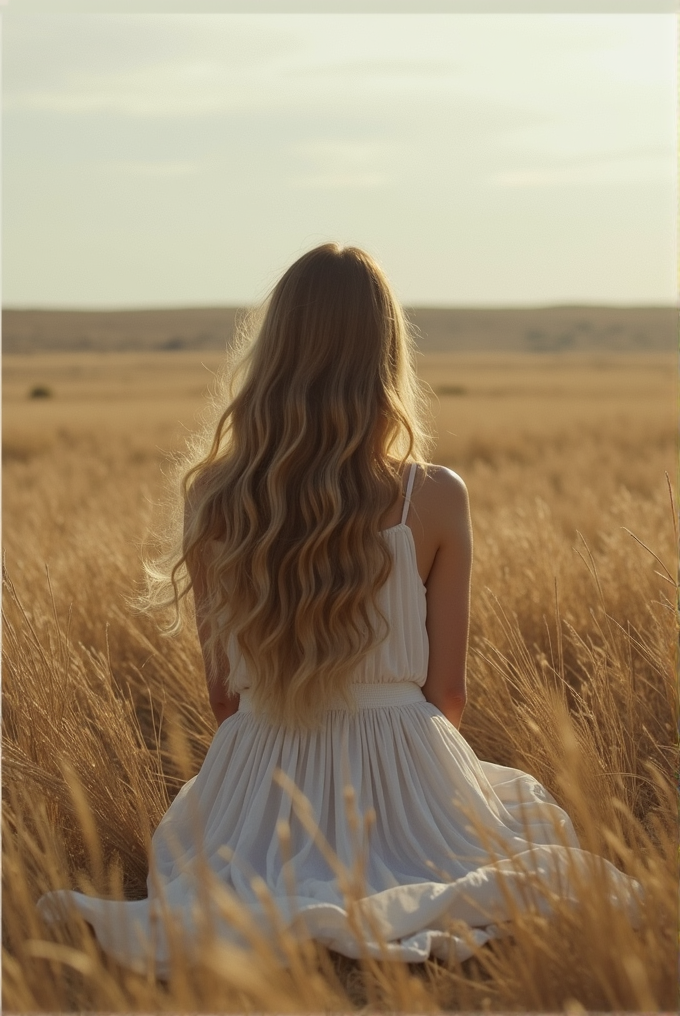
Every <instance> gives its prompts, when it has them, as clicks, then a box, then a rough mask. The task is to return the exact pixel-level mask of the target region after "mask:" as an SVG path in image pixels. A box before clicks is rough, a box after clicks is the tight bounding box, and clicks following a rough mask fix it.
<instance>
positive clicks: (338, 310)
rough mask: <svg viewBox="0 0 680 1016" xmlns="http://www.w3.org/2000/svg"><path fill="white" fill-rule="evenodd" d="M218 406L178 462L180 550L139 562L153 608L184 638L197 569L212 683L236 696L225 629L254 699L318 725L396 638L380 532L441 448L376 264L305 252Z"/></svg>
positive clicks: (406, 335) (256, 704)
mask: <svg viewBox="0 0 680 1016" xmlns="http://www.w3.org/2000/svg"><path fill="white" fill-rule="evenodd" d="M216 402H217V404H219V406H220V412H219V418H218V419H217V421H216V422H215V420H214V418H213V420H212V422H211V423H210V424H209V425H208V426H207V432H206V434H204V439H203V443H202V444H201V441H200V440H199V442H198V445H197V446H195V447H194V449H193V451H192V452H190V454H189V457H188V458H187V459H185V460H184V468H183V475H182V481H181V491H182V498H183V502H184V526H183V537H182V540H181V546H178V547H177V549H176V550H175V552H174V554H173V553H171V554H170V555H166V556H165V559H164V561H161V562H158V561H157V562H155V563H154V564H151V565H148V566H147V576H148V592H147V599H146V602H147V605H148V606H151V607H153V606H168V605H171V606H173V607H174V621H173V622H172V623H171V624H170V625H169V626H168V629H167V630H168V631H176V630H177V629H178V628H179V626H180V623H181V611H180V609H179V608H180V603H181V601H182V600H183V598H184V597H186V595H187V593H188V592H189V591H190V590H191V589H192V586H193V585H194V583H193V581H192V575H193V576H194V578H195V576H196V574H197V571H198V570H199V569H200V570H201V575H202V582H201V587H202V589H204V590H205V594H204V595H203V594H202V596H201V602H200V604H198V603H197V612H198V619H199V621H200V623H201V624H202V625H203V626H204V630H207V632H208V636H207V639H206V647H207V655H208V657H209V660H210V666H209V674H208V680H209V681H224V684H225V687H226V689H227V690H228V691H229V692H232V693H234V692H236V691H237V690H238V689H236V688H235V687H234V686H233V678H234V667H233V662H234V661H233V660H232V661H231V663H232V667H231V671H230V673H229V676H228V677H227V678H226V681H225V670H226V669H227V668H226V667H225V665H224V661H225V659H227V658H228V655H227V647H228V644H229V641H230V638H233V639H235V640H236V643H237V644H238V647H239V650H240V652H241V654H242V656H243V658H244V662H245V664H246V667H247V671H248V679H249V686H250V693H251V696H252V700H253V708H254V709H255V710H256V711H260V712H262V713H264V714H266V715H267V716H269V717H271V718H272V719H274V720H276V722H279V723H283V724H284V725H286V726H289V727H296V728H299V727H308V728H309V727H313V726H315V725H316V724H318V722H319V720H320V717H321V714H322V712H323V709H324V703H328V701H329V700H330V698H331V697H333V696H337V695H338V694H340V695H342V696H343V697H344V698H345V700H346V701H348V704H350V705H351V703H350V701H349V699H348V695H347V691H348V684H349V683H350V682H351V680H352V674H353V671H355V668H356V666H357V664H358V663H359V662H360V661H361V660H362V659H363V658H364V657H366V656H367V655H368V654H369V653H370V652H371V651H372V650H373V649H374V647H376V646H377V645H379V644H380V643H381V642H382V641H384V639H385V638H386V637H387V635H388V632H389V622H388V620H387V618H385V616H384V614H383V612H382V611H381V610H380V608H379V606H378V592H379V590H380V588H381V587H382V586H383V585H384V583H385V582H386V580H387V578H388V576H389V573H390V569H391V567H392V559H391V553H390V550H389V547H388V544H387V541H386V540H385V538H384V536H382V534H381V533H380V531H379V525H380V522H381V520H382V519H383V518H384V516H385V514H386V512H387V511H388V509H389V508H390V507H391V506H393V505H394V504H395V503H396V502H397V500H398V498H399V496H400V493H401V489H402V475H403V470H404V467H405V465H406V463H407V462H408V461H416V462H420V463H422V464H425V463H426V462H427V461H428V453H429V450H430V447H431V442H432V435H431V431H430V429H429V425H428V423H426V420H427V419H428V407H427V400H426V397H425V394H424V390H423V388H422V386H421V384H420V382H419V381H418V378H417V374H416V369H415V344H414V340H413V336H412V334H411V331H410V329H409V327H408V324H407V322H406V319H405V317H404V314H403V312H402V310H401V308H400V306H399V304H398V302H397V300H396V299H395V297H394V295H393V293H392V290H391V289H390V286H389V284H388V282H387V279H386V277H385V275H384V274H383V272H382V270H381V269H380V267H379V266H378V265H377V264H376V262H375V261H374V260H373V259H372V258H371V257H370V256H369V255H368V254H367V253H366V252H365V251H363V250H360V249H359V248H356V247H343V246H340V245H339V244H335V243H327V244H323V245H322V246H320V247H316V248H315V249H314V250H311V251H309V252H308V253H307V254H304V255H303V256H302V257H301V258H299V260H297V261H296V262H295V263H294V264H293V265H292V266H291V267H290V268H289V269H288V271H287V272H286V273H285V274H284V275H283V277H282V278H281V280H280V281H279V283H278V284H277V285H276V287H275V288H274V290H273V291H272V293H271V295H270V297H269V299H268V300H267V302H266V303H265V305H264V308H263V309H262V310H261V312H260V314H259V319H258V320H257V322H256V325H255V326H252V325H251V327H250V328H248V327H246V328H245V329H244V331H243V334H242V335H241V336H240V339H239V340H237V341H236V343H235V344H234V347H233V348H232V352H231V356H230V357H229V359H228V361H227V364H226V368H225V371H224V374H223V379H222V383H221V387H220V389H219V391H218V393H217V395H216ZM206 438H207V440H206ZM187 466H188V467H189V468H187ZM159 564H160V566H159Z"/></svg>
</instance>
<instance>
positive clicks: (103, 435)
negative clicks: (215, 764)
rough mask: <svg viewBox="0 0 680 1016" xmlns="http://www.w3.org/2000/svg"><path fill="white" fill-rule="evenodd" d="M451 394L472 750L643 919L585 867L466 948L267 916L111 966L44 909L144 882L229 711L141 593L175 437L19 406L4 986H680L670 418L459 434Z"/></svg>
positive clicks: (255, 991)
mask: <svg viewBox="0 0 680 1016" xmlns="http://www.w3.org/2000/svg"><path fill="white" fill-rule="evenodd" d="M445 408H446V407H445V406H444V409H445ZM624 408H625V407H624ZM109 412H111V410H110V409H109ZM439 412H440V432H441V433H442V439H441V440H440V448H439V454H438V456H437V458H438V460H439V461H441V462H443V463H444V464H448V465H452V466H453V467H454V468H456V469H458V470H459V471H460V472H461V473H462V475H463V476H464V478H465V479H466V481H467V483H468V486H469V489H470V494H471V502H472V510H473V522H474V527H475V566H474V576H473V580H474V601H473V614H472V632H471V657H470V677H469V704H468V706H467V709H466V711H465V715H464V718H463V725H462V733H463V734H464V736H465V737H466V738H467V739H468V741H469V742H470V744H471V745H472V747H473V748H474V750H475V751H476V752H477V754H478V755H479V756H480V757H482V758H485V759H488V760H491V761H495V762H498V763H501V764H503V765H509V766H516V767H518V768H521V769H524V770H527V771H529V772H531V773H532V774H534V775H535V776H536V777H537V778H538V779H539V780H540V781H541V782H543V783H544V784H545V785H546V786H547V787H548V789H549V790H550V791H551V792H552V793H553V794H554V795H555V796H556V797H557V799H558V800H559V801H560V803H561V804H563V806H564V807H566V808H567V810H568V811H569V813H570V814H571V815H572V817H573V819H574V821H575V824H576V827H577V831H578V833H579V835H580V837H581V840H582V843H583V845H584V846H586V847H587V848H588V849H591V850H593V851H595V852H596V853H599V854H601V855H603V856H605V857H607V858H608V859H609V860H611V861H613V862H614V863H615V864H616V865H617V866H618V867H620V868H621V869H622V870H624V871H626V872H627V873H629V874H632V875H634V876H635V877H636V878H637V879H639V881H640V882H641V883H642V884H643V885H644V887H645V890H646V900H647V903H646V906H645V908H644V912H643V915H642V924H641V926H640V928H638V929H637V930H636V931H633V930H632V929H631V928H630V927H629V926H628V924H627V923H626V922H625V921H624V920H621V919H617V918H616V914H615V912H614V911H613V910H612V908H611V903H610V901H609V900H608V898H607V894H606V886H604V885H603V884H602V883H601V882H598V881H597V880H596V879H594V880H593V881H592V882H591V883H590V884H588V885H586V886H584V887H583V889H582V893H581V896H582V900H581V905H580V906H579V908H577V910H569V909H567V908H565V907H560V905H559V902H557V903H556V912H555V916H554V918H552V919H551V920H547V919H545V918H544V917H541V916H540V915H538V914H536V913H526V914H522V915H519V914H518V915H517V920H516V921H515V922H513V929H512V936H511V937H509V938H507V939H504V940H499V941H498V942H495V943H493V944H492V945H489V946H486V947H484V948H483V949H482V950H480V952H479V954H478V955H477V956H476V957H473V959H471V960H469V961H466V962H465V963H464V964H462V965H461V964H454V965H451V966H447V965H444V964H442V963H438V962H434V961H431V962H428V963H427V964H424V965H422V966H418V967H411V968H409V967H406V966H402V965H400V964H391V963H381V962H378V961H368V960H366V961H365V962H354V961H349V960H345V959H344V958H342V957H337V956H331V955H329V954H328V953H327V952H325V951H324V950H323V949H321V948H318V947H314V946H313V945H309V946H302V947H300V946H296V945H294V944H293V943H292V942H291V941H290V940H285V941H284V942H283V948H284V950H288V966H287V967H286V966H282V965H281V964H280V963H279V961H278V959H277V956H276V955H275V954H274V953H272V951H271V949H270V948H269V947H268V946H267V945H266V943H264V941H263V940H262V941H260V940H258V939H257V935H256V936H255V939H254V940H253V943H252V945H253V948H252V949H251V950H250V951H249V952H248V953H247V954H242V953H240V952H238V951H234V950H223V951H222V952H220V951H219V949H217V948H212V949H206V952H205V960H204V963H203V965H202V966H201V967H200V968H190V967H189V966H187V964H185V963H182V962H181V960H178V962H177V964H176V968H175V971H174V973H173V976H172V977H171V979H170V980H169V981H168V982H159V981H156V980H155V979H154V978H153V977H151V976H149V977H146V976H143V975H138V974H133V973H131V972H129V971H125V970H122V969H120V968H117V967H116V966H115V964H114V963H113V962H112V961H110V960H108V959H107V958H106V957H105V956H103V955H102V954H101V953H100V951H99V950H98V948H97V946H96V943H95V942H94V940H93V939H92V936H91V935H90V934H89V932H88V929H87V926H86V925H85V924H84V923H83V922H82V921H76V920H74V921H70V922H66V923H63V924H56V925H51V926H46V925H45V924H43V922H42V921H41V920H40V918H39V916H38V913H37V911H36V909H35V906H34V903H35V900H36V899H37V897H38V896H39V895H40V894H41V893H42V892H45V891H46V890H49V889H52V888H56V887H64V886H72V887H79V888H81V889H83V891H88V892H96V893H98V894H104V895H112V896H114V897H116V896H117V897H120V896H123V895H124V896H126V897H127V898H139V897H141V896H144V895H145V879H146V875H147V860H146V857H147V853H146V852H147V849H148V844H149V838H150V835H151V833H152V832H153V829H154V828H155V825H156V824H157V822H158V820H159V819H160V817H161V815H162V814H163V812H164V810H165V809H166V807H167V806H168V803H169V802H170V800H171V799H172V797H173V796H174V794H175V793H176V792H177V790H178V788H179V786H180V785H181V783H182V782H183V781H185V780H186V779H188V778H189V777H191V776H192V775H194V774H195V773H196V771H197V770H198V768H199V767H200V764H201V761H202V758H203V756H204V754H205V752H206V750H207V747H208V745H209V743H210V740H211V737H212V734H213V731H214V722H213V719H212V715H211V713H210V710H209V707H208V701H207V696H206V692H205V689H204V686H203V681H202V675H201V669H200V656H199V651H198V646H197V643H196V639H195V636H194V634H193V633H192V632H191V631H189V630H185V631H184V632H182V634H181V635H180V636H179V637H178V638H176V639H173V640H169V641H168V640H165V639H163V638H161V637H160V636H159V635H158V633H157V631H156V629H155V627H154V625H153V623H152V622H150V621H149V620H148V619H147V618H144V617H139V616H133V615H131V614H130V612H129V611H128V609H127V607H126V596H127V595H129V593H130V591H131V588H132V583H133V582H134V581H135V579H137V578H139V576H140V568H139V544H140V540H141V538H142V536H143V533H144V531H145V529H146V527H147V525H148V523H149V521H150V518H151V514H152V502H153V500H154V498H155V497H156V494H157V489H158V478H159V467H160V466H161V465H162V462H163V461H164V453H163V451H162V449H163V448H164V447H168V446H169V445H170V444H171V443H172V441H171V438H170V430H169V429H166V432H165V433H166V437H167V443H165V444H164V439H163V434H162V433H161V434H160V437H159V430H158V427H157V421H152V422H153V427H152V426H151V424H150V425H149V430H148V431H147V432H145V431H144V430H143V429H140V428H138V427H137V428H134V429H133V428H128V430H127V431H126V429H125V427H124V425H123V424H121V423H120V421H118V424H117V426H116V428H115V429H109V430H107V425H106V421H105V422H103V423H101V424H100V425H99V426H96V425H94V426H90V428H89V430H86V429H84V428H80V429H79V428H77V427H74V428H73V429H72V430H69V429H68V428H66V429H62V431H61V434H60V435H59V434H55V433H52V434H45V433H40V432H38V431H36V432H34V433H32V434H31V433H28V432H27V431H25V430H24V431H23V432H21V433H19V432H18V431H17V432H16V433H12V432H9V433H6V449H5V479H4V526H5V554H6V557H5V597H4V609H5V614H4V617H5V620H4V639H3V643H4V644H3V652H4V669H3V685H4V689H3V690H4V751H3V775H4V808H3V823H4V837H3V842H4V852H5V859H4V867H3V879H4V883H3V884H4V891H3V936H4V937H3V949H4V953H3V986H4V996H5V999H4V1000H5V1006H6V1007H7V1008H8V1009H10V1010H12V1011H52V1012H54V1011H64V1010H81V1011H82V1010H100V1011H101V1010H107V1011H123V1010H125V1011H140V1012H141V1011H151V1010H154V1011H156V1010H157V1011H168V1012H170V1011H173V1012H178V1011H189V1010H191V1011H199V1010H200V1011H218V1010H219V1011H277V1012H283V1011H286V1012H293V1011H297V1012H299V1011H319V1010H322V1009H333V1010H336V1011H337V1010H339V1009H351V1008H357V1007H361V1006H366V1005H368V1006H371V1007H375V1008H383V1009H386V1010H408V1011H410V1012H420V1011H423V1012H424V1011H435V1010H438V1009H442V1008H443V1009H453V1010H470V1009H474V1010H490V1011H501V1010H507V1009H511V1010H552V1011H559V1010H565V1009H566V1010H569V1011H580V1010H581V1008H583V1009H586V1010H600V1011H601V1010H609V1009H612V1010H625V1009H638V1010H639V1009H643V1010H647V1011H652V1010H658V1009H671V1008H674V1007H675V1005H676V1003H677V902H676V901H677V818H676V805H675V787H674V782H675V779H676V775H677V734H676V717H677V701H676V695H677V692H676V681H675V657H674V643H675V632H676V626H675V610H674V604H675V572H676V569H675V533H674V521H673V520H674V512H673V510H672V507H671V498H670V493H669V488H668V485H667V482H666V478H665V472H667V471H669V470H670V469H672V468H673V452H674V441H673V435H672V430H671V428H670V425H669V424H670V421H669V420H668V419H666V418H665V417H664V414H663V413H661V414H659V415H658V418H657V417H654V415H653V414H647V415H645V414H642V415H640V414H638V416H637V417H636V415H635V412H634V406H633V407H628V409H627V410H626V411H624V410H623V409H622V411H621V412H620V413H619V414H613V415H612V414H609V416H607V417H606V418H605V417H602V418H599V419H598V420H597V425H594V423H593V418H591V417H590V416H588V415H587V414H586V415H585V416H584V417H583V418H582V421H581V423H579V422H578V419H575V420H574V421H571V422H569V421H566V420H565V422H564V423H563V425H561V426H556V425H553V426H552V427H545V428H543V429H542V428H541V427H534V428H533V429H528V430H527V429H522V428H521V427H519V426H514V427H513V426H512V423H511V422H510V423H509V424H506V425H500V422H499V421H496V426H495V427H494V426H492V424H493V421H489V420H488V414H487V417H485V419H487V423H488V426H487V429H486V432H485V433H483V432H482V431H481V429H480V432H479V433H478V434H477V435H472V436H470V437H469V438H464V439H460V440H457V443H456V444H455V446H453V445H452V444H451V442H450V441H449V443H448V444H447V442H446V440H445V436H444V430H445V428H444V427H443V426H442V422H441V413H442V406H440V407H439ZM668 415H670V414H668ZM161 431H162V428H161ZM152 434H153V436H151V435H152ZM284 939H285V936H284Z"/></svg>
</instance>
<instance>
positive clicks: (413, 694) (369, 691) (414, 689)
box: [238, 681, 427, 713]
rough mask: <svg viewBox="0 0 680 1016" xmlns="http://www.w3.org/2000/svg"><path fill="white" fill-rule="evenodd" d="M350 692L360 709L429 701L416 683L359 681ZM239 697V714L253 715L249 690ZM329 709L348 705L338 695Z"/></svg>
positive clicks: (244, 690) (350, 686) (343, 708)
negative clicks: (363, 682)
mask: <svg viewBox="0 0 680 1016" xmlns="http://www.w3.org/2000/svg"><path fill="white" fill-rule="evenodd" d="M349 691H350V697H351V698H352V700H353V701H354V703H355V705H356V706H357V708H358V709H383V708H386V707H390V706H408V705H413V704H414V703H416V702H426V701H427V700H426V698H425V696H424V695H423V691H422V688H421V687H420V685H418V684H416V683H415V681H386V682H385V683H384V684H362V683H359V682H358V681H357V682H355V683H353V684H350V685H349ZM239 696H240V697H239V704H238V710H239V712H240V713H252V711H253V700H252V696H251V694H250V691H249V689H247V688H244V689H243V691H241V692H240V693H239ZM327 708H328V709H329V710H334V709H341V710H345V711H347V704H346V703H345V702H344V701H343V699H342V698H341V696H339V695H338V696H335V697H334V698H333V699H332V700H331V701H329V703H328V707H327Z"/></svg>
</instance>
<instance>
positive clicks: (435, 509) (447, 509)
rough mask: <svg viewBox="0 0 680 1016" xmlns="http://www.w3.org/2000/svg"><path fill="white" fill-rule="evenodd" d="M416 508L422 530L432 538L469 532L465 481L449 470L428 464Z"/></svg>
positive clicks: (468, 508) (416, 497)
mask: <svg viewBox="0 0 680 1016" xmlns="http://www.w3.org/2000/svg"><path fill="white" fill-rule="evenodd" d="M424 474H425V475H424V479H423V480H422V481H421V485H420V487H419V490H418V493H417V495H416V496H415V497H414V506H415V507H416V509H417V514H418V517H419V518H420V520H421V522H422V525H423V527H424V528H425V529H426V530H427V531H428V532H429V533H430V534H431V535H432V536H435V535H436V536H439V537H440V538H442V539H445V538H446V536H447V534H448V535H456V534H458V535H459V534H461V532H467V531H468V530H469V527H470V507H469V499H468V491H467V487H466V486H465V481H464V480H463V478H462V477H461V476H459V475H458V473H455V472H454V471H453V470H452V469H449V468H448V467H447V466H439V465H436V464H435V463H428V465H427V468H426V470H425V471H424Z"/></svg>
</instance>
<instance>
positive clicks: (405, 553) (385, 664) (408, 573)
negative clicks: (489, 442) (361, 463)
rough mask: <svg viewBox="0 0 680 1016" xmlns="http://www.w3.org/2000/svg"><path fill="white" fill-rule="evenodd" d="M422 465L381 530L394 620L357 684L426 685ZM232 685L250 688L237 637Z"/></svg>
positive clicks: (386, 607) (386, 603) (383, 599)
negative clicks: (394, 519)
mask: <svg viewBox="0 0 680 1016" xmlns="http://www.w3.org/2000/svg"><path fill="white" fill-rule="evenodd" d="M417 470H418V466H417V464H416V463H415V462H414V463H412V464H411V465H410V466H409V468H408V469H407V471H406V473H407V477H408V479H407V481H406V493H405V496H404V500H403V506H402V511H401V518H400V520H399V522H398V523H396V524H395V525H392V526H389V527H388V528H386V529H383V530H382V531H381V533H382V536H383V537H384V538H385V540H386V541H387V545H388V547H389V549H390V552H391V554H392V559H393V567H392V570H391V572H390V574H389V577H388V579H387V582H386V583H385V584H384V586H383V587H382V588H381V589H380V592H379V594H378V606H379V608H380V609H381V610H382V611H383V613H384V614H385V616H386V618H387V619H388V622H389V625H390V631H389V635H388V637H387V639H386V640H385V641H384V642H382V643H379V644H378V645H377V646H376V647H375V648H374V649H373V651H372V652H371V653H370V654H369V655H368V656H367V657H365V658H364V659H363V660H361V661H360V662H359V664H358V665H357V667H356V668H355V671H354V675H353V677H352V683H353V684H382V683H399V682H403V681H410V682H413V683H415V684H417V685H418V686H419V687H422V686H423V685H424V684H425V681H426V679H427V666H428V657H429V644H428V633H427V627H426V619H427V602H426V589H425V585H424V584H423V581H422V579H421V577H420V574H419V571H418V561H417V555H416V546H415V542H414V535H413V531H412V529H411V527H410V525H409V519H410V514H411V513H410V511H409V509H410V507H411V498H412V493H413V488H414V482H415V479H416V474H417ZM228 655H229V664H230V667H231V671H232V678H231V680H230V687H231V688H232V689H233V690H234V691H236V692H237V693H238V694H242V693H243V692H244V691H245V690H246V689H247V688H248V687H249V677H248V670H247V666H246V663H245V660H244V658H243V656H242V654H241V653H240V651H239V648H238V643H237V641H236V639H234V638H232V639H230V641H229V650H228Z"/></svg>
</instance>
